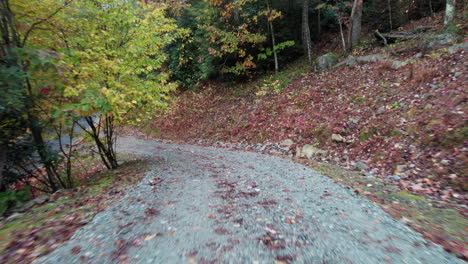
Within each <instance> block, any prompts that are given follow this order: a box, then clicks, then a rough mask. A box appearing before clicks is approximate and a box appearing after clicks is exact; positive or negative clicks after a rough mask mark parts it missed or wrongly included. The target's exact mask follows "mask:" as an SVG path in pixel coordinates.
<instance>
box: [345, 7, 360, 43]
mask: <svg viewBox="0 0 468 264" xmlns="http://www.w3.org/2000/svg"><path fill="white" fill-rule="evenodd" d="M362 2H363V0H354V3H353V9H352V11H351V17H350V18H351V23H350V26H349V30H348V49H350V50H351V49H353V47H354V46H355V45H356V44H357V43H358V41H359V37H360V35H361V18H362Z"/></svg>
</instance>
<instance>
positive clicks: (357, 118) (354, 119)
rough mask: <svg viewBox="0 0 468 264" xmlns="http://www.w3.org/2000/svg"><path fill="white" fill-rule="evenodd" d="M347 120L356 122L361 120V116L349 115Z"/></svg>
mask: <svg viewBox="0 0 468 264" xmlns="http://www.w3.org/2000/svg"><path fill="white" fill-rule="evenodd" d="M348 120H349V121H350V122H351V123H354V124H358V123H359V121H361V118H360V117H350V118H349V119H348Z"/></svg>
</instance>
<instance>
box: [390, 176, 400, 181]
mask: <svg viewBox="0 0 468 264" xmlns="http://www.w3.org/2000/svg"><path fill="white" fill-rule="evenodd" d="M387 179H390V180H400V179H401V178H400V176H398V175H389V176H387Z"/></svg>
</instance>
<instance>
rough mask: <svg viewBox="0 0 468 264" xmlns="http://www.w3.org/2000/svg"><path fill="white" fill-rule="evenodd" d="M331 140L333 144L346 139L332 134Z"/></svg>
mask: <svg viewBox="0 0 468 264" xmlns="http://www.w3.org/2000/svg"><path fill="white" fill-rule="evenodd" d="M332 140H333V141H335V142H345V141H346V139H345V138H344V137H343V136H342V135H338V134H332Z"/></svg>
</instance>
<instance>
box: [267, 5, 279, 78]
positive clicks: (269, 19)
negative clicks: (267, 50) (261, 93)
mask: <svg viewBox="0 0 468 264" xmlns="http://www.w3.org/2000/svg"><path fill="white" fill-rule="evenodd" d="M265 4H266V6H267V10H268V17H267V20H268V26H269V27H270V31H271V44H272V46H273V47H272V50H273V59H274V60H275V74H277V73H278V70H279V65H278V55H277V54H276V39H275V30H274V28H273V22H272V20H271V18H270V17H271V8H270V2H269V1H268V0H265Z"/></svg>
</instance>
